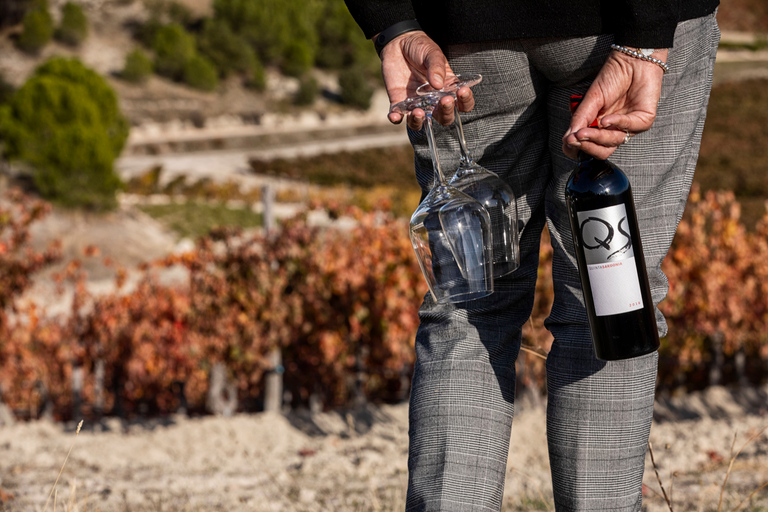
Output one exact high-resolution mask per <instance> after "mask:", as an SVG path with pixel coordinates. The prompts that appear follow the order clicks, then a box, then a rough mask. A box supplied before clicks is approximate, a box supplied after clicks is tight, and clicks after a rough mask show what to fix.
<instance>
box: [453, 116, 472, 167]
mask: <svg viewBox="0 0 768 512" xmlns="http://www.w3.org/2000/svg"><path fill="white" fill-rule="evenodd" d="M453 112H454V118H455V119H456V120H455V121H454V124H455V125H456V132H457V134H458V136H459V146H460V147H461V163H462V164H467V165H471V164H472V156H471V155H470V154H469V149H467V139H466V138H465V137H464V127H463V126H462V124H461V116H460V115H459V107H458V105H455V106H454V107H453Z"/></svg>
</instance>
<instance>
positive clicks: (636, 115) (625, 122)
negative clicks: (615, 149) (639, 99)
mask: <svg viewBox="0 0 768 512" xmlns="http://www.w3.org/2000/svg"><path fill="white" fill-rule="evenodd" d="M655 119H656V116H655V114H653V113H651V112H644V111H635V112H631V113H629V114H609V115H606V116H605V117H604V118H602V119H601V120H600V126H601V127H603V128H613V129H616V130H622V131H625V132H630V133H641V132H644V131H647V130H649V129H650V128H651V126H652V125H653V122H654V121H655Z"/></svg>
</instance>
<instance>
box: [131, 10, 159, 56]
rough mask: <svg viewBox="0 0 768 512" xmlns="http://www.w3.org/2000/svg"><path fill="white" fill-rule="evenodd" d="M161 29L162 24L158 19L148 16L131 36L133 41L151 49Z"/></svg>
mask: <svg viewBox="0 0 768 512" xmlns="http://www.w3.org/2000/svg"><path fill="white" fill-rule="evenodd" d="M161 28H163V22H162V21H160V19H159V18H156V17H153V16H150V17H149V19H147V21H145V22H144V23H142V24H141V25H139V26H138V27H137V28H136V31H135V32H134V34H133V37H134V39H136V40H137V41H138V42H140V43H141V44H142V45H144V47H146V48H152V47H153V45H154V44H155V38H156V37H157V33H158V32H159V31H160V29H161Z"/></svg>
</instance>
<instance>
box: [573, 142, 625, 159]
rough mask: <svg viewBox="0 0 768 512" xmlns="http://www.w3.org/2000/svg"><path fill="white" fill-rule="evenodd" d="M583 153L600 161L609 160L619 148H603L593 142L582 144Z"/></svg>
mask: <svg viewBox="0 0 768 512" xmlns="http://www.w3.org/2000/svg"><path fill="white" fill-rule="evenodd" d="M580 149H581V151H582V152H583V153H586V154H588V155H590V156H593V157H595V158H597V159H599V160H607V159H608V158H610V156H611V155H613V153H614V152H615V151H616V149H618V146H602V145H600V144H597V143H595V142H592V141H584V142H582V143H581V148H580Z"/></svg>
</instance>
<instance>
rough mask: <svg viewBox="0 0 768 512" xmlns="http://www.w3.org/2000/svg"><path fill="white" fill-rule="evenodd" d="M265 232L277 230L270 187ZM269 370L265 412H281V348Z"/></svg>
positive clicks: (263, 191)
mask: <svg viewBox="0 0 768 512" xmlns="http://www.w3.org/2000/svg"><path fill="white" fill-rule="evenodd" d="M261 201H262V204H263V209H262V216H263V221H264V232H265V234H266V235H269V234H270V233H271V232H273V231H274V229H275V216H274V211H275V191H274V189H273V188H272V187H271V186H270V185H264V186H263V187H262V188H261ZM267 364H268V365H269V366H268V367H269V370H268V372H267V375H266V378H265V382H264V410H265V411H271V412H280V411H281V410H282V408H283V354H282V352H281V351H280V347H279V346H275V347H272V349H271V351H270V353H269V356H268V362H267Z"/></svg>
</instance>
